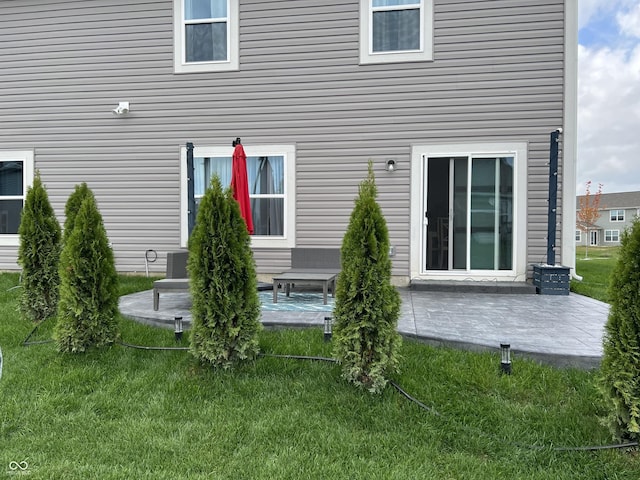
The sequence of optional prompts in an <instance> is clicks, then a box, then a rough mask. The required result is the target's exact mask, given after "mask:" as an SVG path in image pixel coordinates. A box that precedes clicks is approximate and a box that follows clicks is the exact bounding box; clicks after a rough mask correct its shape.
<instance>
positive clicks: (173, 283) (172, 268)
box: [153, 250, 189, 310]
mask: <svg viewBox="0 0 640 480" xmlns="http://www.w3.org/2000/svg"><path fill="white" fill-rule="evenodd" d="M188 257H189V251H188V250H178V251H175V252H167V275H166V278H163V279H162V280H156V281H155V282H153V309H154V310H158V308H160V293H178V292H188V291H189V275H188V274H187V258H188Z"/></svg>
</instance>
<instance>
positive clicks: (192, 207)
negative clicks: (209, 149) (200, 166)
mask: <svg viewBox="0 0 640 480" xmlns="http://www.w3.org/2000/svg"><path fill="white" fill-rule="evenodd" d="M194 173H195V172H194V170H193V143H191V142H187V229H188V230H187V232H188V237H191V232H192V231H193V227H194V225H195V224H196V197H195V193H194V188H193V177H194ZM188 237H187V238H188Z"/></svg>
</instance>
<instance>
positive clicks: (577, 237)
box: [576, 230, 582, 243]
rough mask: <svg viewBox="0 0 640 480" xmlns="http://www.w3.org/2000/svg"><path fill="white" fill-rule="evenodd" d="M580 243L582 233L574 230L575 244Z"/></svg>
mask: <svg viewBox="0 0 640 480" xmlns="http://www.w3.org/2000/svg"><path fill="white" fill-rule="evenodd" d="M581 241H582V232H581V231H580V230H576V242H578V243H580V242H581Z"/></svg>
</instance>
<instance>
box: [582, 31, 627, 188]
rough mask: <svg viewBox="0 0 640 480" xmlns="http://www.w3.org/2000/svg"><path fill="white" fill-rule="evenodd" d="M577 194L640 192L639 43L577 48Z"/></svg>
mask: <svg viewBox="0 0 640 480" xmlns="http://www.w3.org/2000/svg"><path fill="white" fill-rule="evenodd" d="M578 79H579V80H578V193H579V194H580V193H582V192H583V190H584V184H585V182H586V181H587V180H592V181H593V182H594V183H596V184H597V183H602V184H603V185H604V187H603V191H604V192H605V193H608V192H615V191H635V190H640V161H639V160H640V43H636V44H635V45H634V46H633V47H626V46H620V47H617V46H612V47H602V48H587V47H584V46H579V49H578Z"/></svg>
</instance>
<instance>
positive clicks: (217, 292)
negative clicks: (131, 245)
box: [188, 176, 262, 368]
mask: <svg viewBox="0 0 640 480" xmlns="http://www.w3.org/2000/svg"><path fill="white" fill-rule="evenodd" d="M188 270H189V277H190V279H191V282H190V285H191V296H192V299H193V306H192V318H193V325H192V329H191V352H192V353H193V355H194V356H195V357H196V358H198V359H199V360H200V361H202V362H204V363H209V364H211V365H213V366H215V367H223V368H228V367H231V366H233V365H234V364H237V363H239V362H240V361H243V360H247V359H253V358H255V357H256V355H257V354H258V332H259V331H260V329H261V328H262V325H261V324H260V299H259V297H258V289H257V278H256V271H255V264H254V260H253V253H252V252H251V248H250V238H249V234H248V233H247V227H246V225H245V222H244V219H243V218H242V216H241V214H240V208H239V206H238V203H237V202H236V201H235V200H234V199H233V197H232V194H231V190H230V189H226V190H223V189H222V186H221V184H220V180H219V179H218V177H217V176H215V177H214V178H213V179H212V180H211V185H210V187H209V188H208V189H207V191H206V192H205V194H204V197H203V198H202V200H201V202H200V206H199V208H198V216H197V219H196V224H195V227H194V229H193V232H192V234H191V238H190V239H189V260H188Z"/></svg>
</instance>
